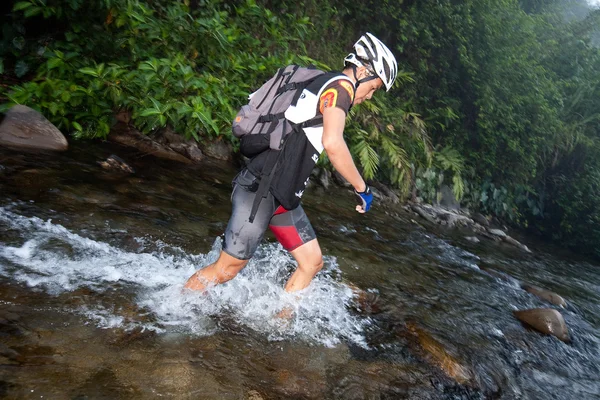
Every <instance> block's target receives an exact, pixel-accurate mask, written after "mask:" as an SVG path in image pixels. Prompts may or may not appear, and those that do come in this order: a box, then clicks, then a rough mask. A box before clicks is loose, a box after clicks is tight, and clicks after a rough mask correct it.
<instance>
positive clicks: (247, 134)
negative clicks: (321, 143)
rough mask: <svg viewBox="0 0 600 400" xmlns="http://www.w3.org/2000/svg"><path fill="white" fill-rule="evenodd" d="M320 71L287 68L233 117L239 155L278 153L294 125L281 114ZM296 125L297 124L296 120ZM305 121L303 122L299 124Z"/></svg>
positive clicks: (255, 93) (277, 74)
mask: <svg viewBox="0 0 600 400" xmlns="http://www.w3.org/2000/svg"><path fill="white" fill-rule="evenodd" d="M323 74H324V72H323V71H319V70H317V69H315V68H311V67H309V68H304V67H299V66H298V65H288V66H287V67H285V68H280V69H279V70H278V71H277V73H276V74H275V75H274V76H273V77H272V78H271V79H269V80H268V81H267V82H266V83H265V84H264V85H262V86H261V87H260V88H259V89H258V90H257V91H256V92H254V93H252V94H251V95H250V96H249V98H250V102H249V103H248V104H246V105H245V106H243V107H242V108H241V109H240V111H239V112H238V113H237V115H236V116H235V119H234V120H233V125H232V128H231V129H232V131H233V135H234V136H235V137H237V138H239V139H240V152H241V153H242V155H244V156H246V157H248V158H252V157H254V156H256V155H257V154H260V153H262V152H263V151H265V150H268V149H269V148H270V149H273V150H280V149H281V145H282V144H283V141H284V139H285V137H286V136H287V135H289V134H290V133H291V132H292V130H293V129H294V126H293V125H292V123H290V121H289V120H287V119H286V118H285V111H286V110H287V109H288V107H289V106H290V105H291V104H292V103H295V102H296V101H297V100H298V98H299V97H300V95H301V93H302V90H303V89H304V88H305V87H306V86H308V85H309V84H310V83H311V82H312V81H314V80H315V79H316V78H317V77H319V76H320V75H323ZM296 122H298V121H296ZM299 122H306V121H299Z"/></svg>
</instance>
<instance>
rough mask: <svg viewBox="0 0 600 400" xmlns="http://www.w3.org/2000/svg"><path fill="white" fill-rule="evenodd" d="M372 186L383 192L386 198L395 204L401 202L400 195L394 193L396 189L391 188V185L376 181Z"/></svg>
mask: <svg viewBox="0 0 600 400" xmlns="http://www.w3.org/2000/svg"><path fill="white" fill-rule="evenodd" d="M372 186H373V187H374V188H375V189H377V190H378V191H379V192H381V194H382V195H383V198H384V200H386V201H390V202H391V203H393V204H398V203H400V198H399V197H398V195H397V194H396V193H394V191H393V190H392V189H390V188H389V187H387V186H386V185H384V184H382V183H379V182H374V183H373V184H372Z"/></svg>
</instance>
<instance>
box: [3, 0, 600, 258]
mask: <svg viewBox="0 0 600 400" xmlns="http://www.w3.org/2000/svg"><path fill="white" fill-rule="evenodd" d="M0 7H2V10H1V11H2V13H3V16H4V19H3V21H4V22H3V24H2V30H3V34H2V40H1V41H0V74H1V75H0V77H1V82H2V86H1V88H2V89H1V92H0V97H1V98H2V102H3V103H4V104H3V105H2V109H3V110H6V109H7V108H8V107H9V106H11V105H12V104H14V103H21V104H26V105H28V106H31V107H33V108H36V109H38V110H40V111H41V112H43V113H44V114H45V115H46V116H47V117H48V118H49V119H50V120H51V121H52V122H53V123H55V124H56V125H57V126H59V127H60V128H61V129H62V130H63V131H65V132H69V133H71V134H72V135H73V136H74V137H77V138H103V137H106V135H107V134H108V132H109V130H110V128H111V126H112V124H113V123H114V114H115V112H117V111H119V110H123V109H126V110H129V111H131V112H132V116H133V119H132V124H133V125H135V126H136V127H137V128H138V129H139V130H141V131H142V132H145V133H149V134H150V133H152V132H153V131H155V130H156V129H158V128H160V127H163V126H165V125H170V126H171V127H173V129H174V130H175V131H176V132H178V133H180V134H181V135H184V136H186V137H187V138H194V139H196V140H198V141H203V140H206V139H215V138H218V139H220V140H226V141H232V142H233V143H234V144H235V141H234V140H233V138H232V137H231V134H230V130H229V124H230V120H231V119H232V116H233V115H234V114H235V112H236V110H237V108H238V107H239V106H241V105H242V103H244V102H245V99H246V96H247V94H248V93H249V92H251V91H253V90H254V89H256V88H257V87H258V86H260V84H261V83H262V82H263V81H264V80H266V79H267V78H268V77H270V76H271V75H272V74H273V73H274V71H275V70H276V69H277V68H278V67H279V66H281V65H284V64H289V63H292V62H295V63H300V64H303V65H306V64H310V63H312V64H315V65H317V66H318V67H321V68H324V69H341V66H342V65H341V60H342V58H343V57H344V56H345V54H346V53H347V52H348V51H349V50H350V49H351V45H352V43H353V42H354V41H355V40H356V39H357V38H358V37H359V35H360V34H362V33H363V32H364V31H367V30H368V31H370V32H372V33H374V34H376V35H377V36H378V37H380V38H381V39H382V40H383V41H384V42H386V43H387V44H388V45H389V47H390V48H392V49H393V51H394V52H395V54H396V55H397V58H398V61H399V65H400V69H401V71H400V74H399V79H398V83H397V84H396V88H395V89H394V90H393V91H392V92H390V93H388V94H385V93H379V94H378V95H377V96H376V97H375V99H374V100H373V101H372V102H369V103H365V104H363V105H361V106H360V107H357V108H356V109H355V110H353V111H352V113H353V118H352V122H351V123H350V125H349V127H348V129H347V137H348V140H349V143H350V145H351V149H352V151H353V153H354V155H355V156H356V157H357V159H358V160H359V161H360V164H361V165H362V168H363V171H364V173H365V175H366V176H367V177H368V178H369V179H377V180H380V181H383V182H386V183H388V184H390V185H392V186H394V187H397V188H398V189H400V190H401V192H402V193H403V194H404V195H405V196H407V197H409V196H419V197H421V198H422V199H424V200H425V201H435V200H436V196H437V195H438V193H439V190H438V189H439V187H440V185H442V184H448V185H450V186H451V187H452V188H453V190H454V193H455V194H456V195H457V196H458V197H461V198H462V203H463V204H464V205H465V206H467V207H469V208H471V209H478V210H481V211H483V212H485V213H491V214H495V215H497V216H499V217H501V218H503V219H505V220H507V221H510V222H511V223H513V224H515V225H519V226H522V227H528V228H531V229H533V230H535V231H536V232H538V233H541V234H543V235H544V236H546V237H549V238H551V239H553V240H556V241H558V242H560V243H561V244H565V245H568V246H571V247H577V248H580V249H584V250H586V251H588V252H591V253H594V252H595V253H596V255H598V256H600V250H598V249H597V247H596V246H594V245H595V244H596V243H598V242H599V241H600V146H599V143H600V142H599V135H600V51H599V49H598V47H597V46H595V45H594V43H598V39H597V38H598V35H599V32H598V26H600V11H598V10H597V9H591V8H590V7H589V6H588V5H587V3H585V1H584V0H574V1H571V2H558V1H554V0H522V1H515V0H494V1H492V0H481V1H475V0H467V1H461V2H454V1H420V2H417V1H411V0H407V1H400V2H397V1H386V0H380V1H371V0H369V1H360V2H356V1H349V0H326V1H320V2H317V1H314V0H307V1H304V2H301V3H300V4H299V3H298V2H292V1H287V0H286V1H252V0H248V1H242V0H232V1H216V0H213V1H201V0H196V1H189V2H188V1H182V2H176V1H162V0H127V1H115V0H89V1H83V0H26V1H19V2H8V3H4V4H3V5H2V6H0ZM594 40H595V41H596V42H594ZM316 60H318V61H316ZM322 163H324V164H326V163H327V161H326V160H322Z"/></svg>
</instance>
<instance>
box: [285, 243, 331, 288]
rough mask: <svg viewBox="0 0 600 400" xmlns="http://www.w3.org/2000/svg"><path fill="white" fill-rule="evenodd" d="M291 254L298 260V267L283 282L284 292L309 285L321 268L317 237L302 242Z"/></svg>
mask: <svg viewBox="0 0 600 400" xmlns="http://www.w3.org/2000/svg"><path fill="white" fill-rule="evenodd" d="M291 254H292V256H294V258H295V259H296V262H298V268H296V271H294V273H293V274H292V276H291V277H290V279H289V280H288V281H287V283H286V284H285V290H286V292H296V291H298V290H302V289H304V288H305V287H307V286H308V285H310V282H311V281H312V279H313V278H314V277H315V275H316V274H317V272H319V271H320V270H321V268H323V254H322V253H321V246H319V242H318V241H317V239H313V240H311V241H310V242H307V243H304V244H303V245H302V246H300V247H298V248H297V249H295V250H293V251H292V252H291Z"/></svg>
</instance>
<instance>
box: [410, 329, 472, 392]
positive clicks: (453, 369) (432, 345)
mask: <svg viewBox="0 0 600 400" xmlns="http://www.w3.org/2000/svg"><path fill="white" fill-rule="evenodd" d="M406 327H407V329H408V332H409V333H410V334H411V335H413V336H414V337H415V338H416V339H417V343H418V347H419V349H417V352H418V353H420V354H421V355H422V356H424V358H425V359H427V360H428V361H430V362H431V363H433V364H434V365H436V366H438V367H439V368H440V369H441V370H442V371H444V373H445V374H446V375H448V376H449V377H451V378H453V379H454V380H456V381H457V382H458V383H460V384H465V383H468V382H470V381H472V379H473V373H472V372H471V371H470V369H469V368H467V367H465V366H463V365H461V364H460V363H459V362H458V361H457V360H456V359H455V358H454V356H452V355H451V354H450V353H449V352H448V351H447V350H446V349H445V348H444V346H443V345H442V344H441V343H440V342H438V341H437V340H436V339H434V338H433V337H432V336H431V334H429V333H428V332H426V331H425V330H424V329H423V328H421V327H420V326H418V325H417V324H416V323H414V322H412V321H409V322H408V323H407V324H406ZM409 342H410V341H409Z"/></svg>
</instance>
